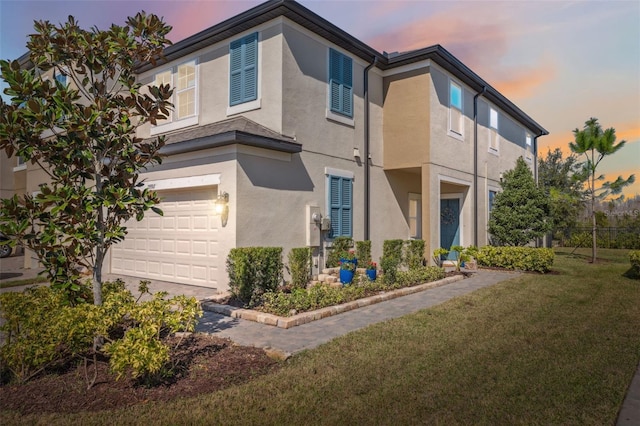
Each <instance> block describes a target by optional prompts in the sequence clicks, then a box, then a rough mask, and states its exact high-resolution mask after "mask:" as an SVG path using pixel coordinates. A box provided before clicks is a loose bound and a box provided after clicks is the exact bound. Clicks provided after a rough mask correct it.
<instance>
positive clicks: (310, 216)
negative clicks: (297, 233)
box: [305, 205, 322, 247]
mask: <svg viewBox="0 0 640 426" xmlns="http://www.w3.org/2000/svg"><path fill="white" fill-rule="evenodd" d="M321 222H322V215H321V214H320V207H316V206H309V205H307V206H306V218H305V223H306V231H307V246H308V247H320V224H321Z"/></svg>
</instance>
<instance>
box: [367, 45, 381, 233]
mask: <svg viewBox="0 0 640 426" xmlns="http://www.w3.org/2000/svg"><path fill="white" fill-rule="evenodd" d="M377 63H378V57H377V56H374V57H373V62H371V63H370V64H369V65H367V67H366V68H365V69H364V163H365V166H364V240H365V241H368V240H369V239H370V238H371V237H370V228H371V217H370V216H371V197H370V194H371V173H370V170H369V167H370V165H369V143H370V140H369V139H370V135H369V121H370V118H369V70H370V69H371V68H373V67H374V66H375V65H376V64H377Z"/></svg>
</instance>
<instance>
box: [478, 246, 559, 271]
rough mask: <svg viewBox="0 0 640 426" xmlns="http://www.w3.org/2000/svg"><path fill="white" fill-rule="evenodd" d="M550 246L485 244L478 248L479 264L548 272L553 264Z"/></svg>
mask: <svg viewBox="0 0 640 426" xmlns="http://www.w3.org/2000/svg"><path fill="white" fill-rule="evenodd" d="M553 259H554V253H553V250H552V249H550V248H533V247H494V246H484V247H482V248H480V249H479V250H478V253H477V257H476V260H477V261H478V265H482V266H489V267H497V268H505V269H514V270H520V271H535V272H541V273H545V272H548V271H549V269H550V268H551V265H553Z"/></svg>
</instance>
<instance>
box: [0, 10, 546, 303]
mask: <svg viewBox="0 0 640 426" xmlns="http://www.w3.org/2000/svg"><path fill="white" fill-rule="evenodd" d="M165 56H166V58H167V62H165V63H160V64H157V65H156V66H155V67H154V66H152V65H151V64H145V65H143V66H141V67H140V68H139V70H138V72H139V79H140V81H141V82H143V83H153V82H156V83H171V84H172V86H174V87H175V93H174V99H173V103H174V105H175V108H174V111H173V112H172V114H171V116H170V117H169V118H168V119H167V120H165V121H164V122H162V123H158V124H157V125H155V126H152V125H147V126H146V127H143V128H141V134H140V136H141V137H144V138H151V137H154V136H156V135H160V134H164V135H167V145H166V146H165V147H164V149H163V152H164V154H166V156H167V157H166V158H165V160H164V161H163V163H162V165H159V166H157V167H154V168H153V169H150V170H148V171H146V172H145V173H144V178H145V179H146V184H147V185H148V186H149V187H151V188H154V189H156V190H157V191H159V193H160V195H161V196H162V197H163V202H162V204H161V205H160V208H161V209H162V210H163V211H164V216H158V215H155V214H153V213H149V214H147V216H146V217H145V219H144V220H142V221H141V222H135V221H133V222H131V223H129V224H128V225H127V226H128V229H129V234H128V236H127V238H126V240H125V241H124V242H123V243H121V244H119V245H117V246H116V247H114V248H113V249H112V250H111V255H110V258H109V259H107V262H106V263H105V269H106V271H105V272H111V273H117V274H123V275H130V276H135V277H141V278H151V279H160V280H166V281H173V282H180V283H185V284H191V285H198V286H206V287H211V288H215V289H217V290H225V289H226V288H227V287H228V280H227V274H226V271H225V261H226V257H227V254H228V253H229V250H230V249H231V248H233V247H242V246H281V247H283V248H284V253H285V255H286V253H288V251H289V250H290V249H291V248H293V247H302V246H311V247H313V249H314V250H313V254H314V273H317V272H318V270H319V269H321V268H322V267H323V265H324V258H325V255H326V252H327V248H328V247H330V245H331V241H332V239H333V238H334V237H335V236H339V235H346V236H351V237H353V238H354V239H355V240H371V241H372V246H373V256H374V258H376V259H377V258H379V256H380V255H381V254H382V253H381V251H382V243H383V241H384V240H386V239H395V238H401V239H409V238H421V239H424V240H425V241H426V247H427V251H428V252H431V251H432V250H434V249H435V248H438V247H441V246H442V247H446V248H448V247H450V246H451V245H452V244H461V245H465V246H466V245H471V244H474V245H479V246H482V245H485V244H487V243H488V236H487V232H486V224H487V219H488V213H489V209H490V205H491V202H492V198H493V195H495V193H496V192H497V191H498V189H499V180H500V176H501V173H502V172H503V171H506V170H508V169H511V168H513V167H514V165H515V161H516V159H517V158H518V157H520V156H523V157H524V158H525V159H526V160H527V161H529V163H530V164H531V167H532V169H533V170H534V172H535V165H536V161H535V158H536V151H537V145H538V143H537V138H538V137H540V136H542V135H546V134H547V131H546V130H545V129H544V128H543V127H541V126H540V125H539V124H538V123H536V122H535V121H534V120H533V119H532V118H531V117H529V116H528V115H527V114H526V113H525V112H523V111H522V110H520V109H519V108H518V107H517V106H516V105H514V104H513V103H512V102H510V101H509V100H508V99H507V98H505V97H504V96H503V95H502V94H500V93H499V92H498V91H497V90H496V89H494V88H493V87H491V85H490V84H488V83H487V82H486V81H484V80H483V79H482V78H480V77H479V76H478V75H477V74H475V73H474V72H473V71H472V70H470V69H469V68H468V67H467V66H465V65H464V64H463V63H462V62H460V61H459V60H458V59H456V58H455V57H454V56H453V55H451V54H450V53H449V52H448V51H447V50H445V49H444V48H443V47H442V46H439V45H436V46H430V47H425V48H423V49H418V50H414V51H410V52H403V53H394V54H387V53H386V52H383V53H380V52H377V51H376V50H374V49H373V48H371V47H369V46H367V45H366V44H365V43H363V42H362V41H360V40H357V39H356V38H354V37H352V36H350V35H349V34H348V33H346V32H345V31H344V30H342V29H340V28H338V27H336V26H335V25H333V24H332V23H330V22H328V21H327V20H325V19H323V18H321V17H320V16H318V15H317V14H315V13H313V12H311V11H310V10H308V9H306V8H305V7H303V6H301V5H300V4H298V3H296V2H294V1H289V0H271V1H267V2H266V3H263V4H261V5H259V6H257V7H254V8H253V9H250V10H248V11H246V12H244V13H241V14H239V15H237V16H234V17H232V18H230V19H228V20H226V21H224V22H221V23H219V24H217V25H214V26H212V27H210V28H208V29H206V30H204V31H202V32H200V33H198V34H195V35H193V36H191V37H189V38H187V39H185V40H182V41H180V42H178V43H176V44H174V45H173V46H171V47H169V48H167V49H166V52H165ZM11 160H12V161H15V159H11ZM4 169H5V168H3V176H2V178H3V182H4V181H5V178H6V176H5V174H6V170H4ZM11 174H13V178H14V180H15V182H16V188H14V190H16V191H18V192H20V191H28V192H33V191H36V190H37V187H38V183H39V182H41V181H42V176H41V172H39V171H38V170H37V169H35V168H32V166H31V165H28V166H27V165H22V164H20V165H19V164H14V165H12V168H11ZM3 190H4V187H3ZM427 257H429V256H427ZM26 262H27V263H29V262H30V259H27V260H26ZM27 266H28V265H27Z"/></svg>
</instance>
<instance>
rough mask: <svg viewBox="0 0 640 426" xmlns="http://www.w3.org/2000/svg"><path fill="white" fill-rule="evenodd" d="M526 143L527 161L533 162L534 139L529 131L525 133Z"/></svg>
mask: <svg viewBox="0 0 640 426" xmlns="http://www.w3.org/2000/svg"><path fill="white" fill-rule="evenodd" d="M525 144H526V147H525V149H526V151H527V152H526V154H525V157H526V160H527V162H529V163H532V162H533V139H532V138H531V134H530V133H527V134H526V135H525Z"/></svg>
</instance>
